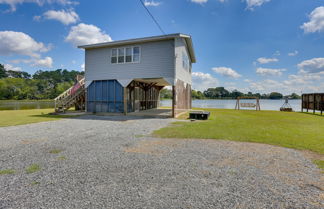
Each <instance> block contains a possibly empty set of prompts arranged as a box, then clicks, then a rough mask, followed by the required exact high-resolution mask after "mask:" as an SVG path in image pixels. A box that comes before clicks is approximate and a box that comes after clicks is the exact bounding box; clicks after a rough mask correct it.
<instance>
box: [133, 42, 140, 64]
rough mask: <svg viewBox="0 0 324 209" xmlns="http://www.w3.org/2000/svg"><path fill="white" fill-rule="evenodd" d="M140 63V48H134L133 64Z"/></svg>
mask: <svg viewBox="0 0 324 209" xmlns="http://www.w3.org/2000/svg"><path fill="white" fill-rule="evenodd" d="M139 61H140V48H139V47H138V46H136V47H133V62H139Z"/></svg>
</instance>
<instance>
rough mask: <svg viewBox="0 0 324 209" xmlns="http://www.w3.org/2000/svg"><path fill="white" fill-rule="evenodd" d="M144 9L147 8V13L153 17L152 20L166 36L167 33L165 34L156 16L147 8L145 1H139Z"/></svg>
mask: <svg viewBox="0 0 324 209" xmlns="http://www.w3.org/2000/svg"><path fill="white" fill-rule="evenodd" d="M139 1H140V2H141V3H142V5H143V7H144V8H145V10H146V11H147V13H148V14H149V15H150V16H151V18H152V20H153V21H154V22H155V24H156V25H157V26H158V28H159V29H160V31H161V32H162V33H163V35H165V34H166V33H165V32H164V30H163V29H162V27H161V25H160V24H159V23H158V21H157V20H156V19H155V18H154V16H153V15H152V13H151V12H150V10H149V9H148V8H147V7H146V6H145V4H144V2H143V0H139Z"/></svg>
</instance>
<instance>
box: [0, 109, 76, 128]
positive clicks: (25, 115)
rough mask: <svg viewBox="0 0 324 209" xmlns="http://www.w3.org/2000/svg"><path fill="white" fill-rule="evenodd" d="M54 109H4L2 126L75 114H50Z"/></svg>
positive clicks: (0, 120) (36, 121)
mask: <svg viewBox="0 0 324 209" xmlns="http://www.w3.org/2000/svg"><path fill="white" fill-rule="evenodd" d="M53 111H54V109H33V110H3V111H0V127H3V126H16V125H23V124H29V123H38V122H43V121H53V120H59V119H62V118H70V117H75V116H68V115H50V114H49V113H52V112H53Z"/></svg>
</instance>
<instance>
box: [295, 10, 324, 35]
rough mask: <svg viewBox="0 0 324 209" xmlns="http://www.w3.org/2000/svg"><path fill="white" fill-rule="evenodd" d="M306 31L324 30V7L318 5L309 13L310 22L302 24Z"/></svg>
mask: <svg viewBox="0 0 324 209" xmlns="http://www.w3.org/2000/svg"><path fill="white" fill-rule="evenodd" d="M300 28H301V29H303V30H304V32H305V33H315V32H323V31H324V7H323V6H322V7H317V8H316V9H314V10H313V11H312V12H311V14H310V15H309V22H306V23H304V24H303V25H302V26H300Z"/></svg>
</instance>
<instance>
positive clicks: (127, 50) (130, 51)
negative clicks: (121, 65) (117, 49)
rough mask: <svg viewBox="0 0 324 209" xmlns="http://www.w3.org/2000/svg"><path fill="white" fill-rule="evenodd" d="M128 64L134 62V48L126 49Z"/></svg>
mask: <svg viewBox="0 0 324 209" xmlns="http://www.w3.org/2000/svg"><path fill="white" fill-rule="evenodd" d="M126 62H132V48H130V47H128V48H126Z"/></svg>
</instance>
